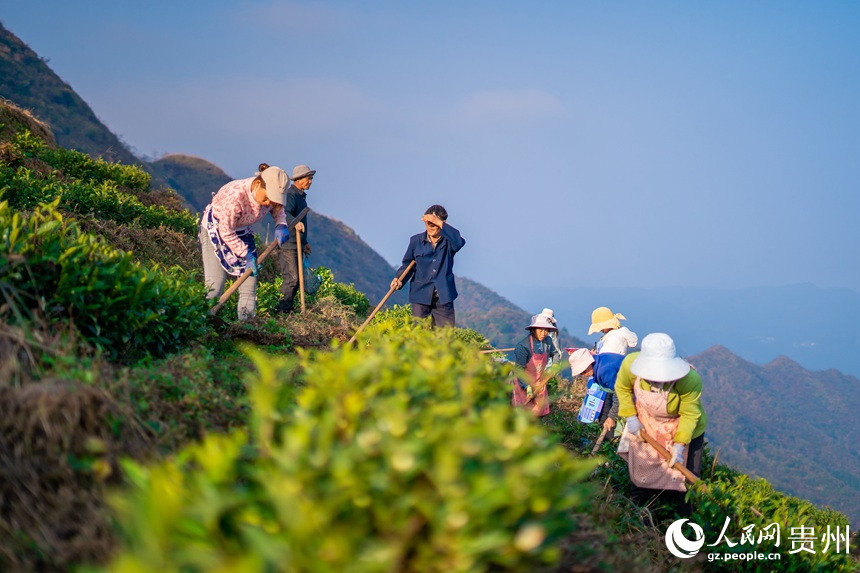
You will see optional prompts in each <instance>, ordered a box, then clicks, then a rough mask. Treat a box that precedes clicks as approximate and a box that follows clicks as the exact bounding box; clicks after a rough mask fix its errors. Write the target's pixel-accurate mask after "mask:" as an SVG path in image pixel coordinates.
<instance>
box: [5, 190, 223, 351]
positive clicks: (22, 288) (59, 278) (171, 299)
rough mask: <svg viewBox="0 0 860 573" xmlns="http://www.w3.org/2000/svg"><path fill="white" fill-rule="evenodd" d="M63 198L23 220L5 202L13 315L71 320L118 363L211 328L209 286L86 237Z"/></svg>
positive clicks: (181, 342) (166, 348)
mask: <svg viewBox="0 0 860 573" xmlns="http://www.w3.org/2000/svg"><path fill="white" fill-rule="evenodd" d="M58 203H59V200H58V199H56V200H54V202H53V203H51V204H50V205H42V206H40V207H38V208H36V210H35V211H34V212H33V213H32V214H30V215H29V216H23V215H22V214H21V213H18V212H16V211H15V210H14V209H13V208H12V207H11V206H10V205H9V203H8V202H7V201H3V202H2V203H0V290H2V291H3V293H4V294H5V295H6V301H4V302H7V303H9V308H10V310H9V311H7V312H8V313H10V314H11V313H13V312H14V313H16V314H14V315H13V316H12V318H14V319H16V320H19V321H23V320H27V318H28V316H29V317H32V316H33V314H32V311H33V310H35V311H36V313H38V314H39V315H40V316H44V317H46V318H47V319H49V320H61V321H62V320H70V321H71V322H72V323H73V324H74V325H75V327H76V328H77V329H78V331H79V332H80V333H81V334H82V336H83V337H84V338H86V339H87V340H88V341H89V342H91V343H94V344H97V345H99V346H101V347H102V348H104V349H105V350H106V351H108V353H109V354H110V356H111V357H113V358H123V359H126V358H135V357H138V356H142V355H144V354H146V353H147V352H150V353H153V354H156V355H161V354H164V353H166V352H169V351H172V350H175V349H176V348H177V347H180V346H182V345H184V344H185V343H187V342H188V341H189V340H190V339H193V338H195V337H196V336H198V335H200V334H201V333H202V332H203V330H204V329H205V316H206V314H207V309H208V307H209V304H208V302H207V301H206V300H205V298H204V288H203V285H201V284H200V283H199V282H198V281H196V280H194V277H193V276H192V275H190V274H189V273H187V272H185V271H183V270H181V269H179V268H172V269H160V268H157V267H154V268H148V267H145V266H143V265H141V264H140V263H137V262H135V261H134V259H133V257H132V255H131V254H130V253H123V252H119V251H116V250H114V249H112V248H110V247H108V246H107V245H105V244H104V242H103V241H101V240H100V239H98V238H97V237H94V236H92V235H88V234H85V233H82V232H80V230H79V229H78V228H77V226H76V224H75V223H74V222H73V221H72V222H69V221H65V220H64V219H63V217H62V216H61V215H60V214H59V213H58V212H57V211H56V207H57V205H58Z"/></svg>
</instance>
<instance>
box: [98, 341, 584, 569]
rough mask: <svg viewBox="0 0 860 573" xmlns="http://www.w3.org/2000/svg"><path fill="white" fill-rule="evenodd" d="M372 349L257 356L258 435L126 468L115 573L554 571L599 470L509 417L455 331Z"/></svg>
mask: <svg viewBox="0 0 860 573" xmlns="http://www.w3.org/2000/svg"><path fill="white" fill-rule="evenodd" d="M365 342H366V343H367V345H366V346H365V347H364V348H362V349H359V350H356V349H353V348H352V347H346V346H345V347H339V348H336V349H335V350H334V351H331V352H327V353H305V352H300V353H299V357H298V358H297V359H281V358H272V357H267V356H263V355H261V354H258V353H257V352H251V355H252V357H253V358H254V360H255V362H256V365H257V369H258V372H257V373H256V374H254V375H252V376H251V377H250V379H249V381H248V395H249V398H250V401H251V405H252V412H251V419H252V423H251V424H250V427H249V434H245V433H241V432H236V433H234V434H232V435H229V436H210V437H208V438H207V439H206V440H205V441H204V442H203V443H202V444H200V445H197V446H194V447H192V448H189V449H186V450H184V451H183V452H181V453H180V454H179V455H178V456H177V457H176V458H175V459H173V460H170V461H168V462H165V463H162V464H160V465H157V466H155V467H152V468H145V467H142V466H140V465H136V464H131V463H129V464H126V475H127V476H128V479H129V482H130V487H129V488H128V489H127V490H126V491H125V492H123V493H120V494H119V495H117V496H116V497H115V499H114V501H113V505H114V507H115V508H116V512H117V516H118V521H119V524H120V527H121V529H122V536H123V538H124V546H123V549H122V551H121V552H120V553H119V555H118V556H117V558H116V560H115V561H114V562H113V564H112V565H111V566H110V567H109V569H110V570H112V571H143V570H156V569H158V570H163V571H207V570H213V571H214V570H249V571H250V570H254V571H273V572H274V571H291V572H292V571H296V572H299V571H301V572H335V571H337V572H341V571H344V572H351V571H360V572H377V571H378V572H383V571H384V572H389V571H422V572H428V573H433V572H443V571H444V572H455V571H491V570H492V571H501V570H505V571H531V570H534V568H536V567H538V566H540V565H541V564H542V563H547V562H552V561H553V560H555V559H556V558H557V557H558V556H559V548H558V545H559V542H560V540H561V539H562V538H563V537H564V536H565V535H566V534H568V533H569V532H570V531H571V530H572V528H573V520H572V519H571V515H570V512H571V510H572V509H574V508H577V507H579V506H581V505H583V504H584V503H586V500H587V499H588V497H589V495H590V491H591V490H590V488H588V487H586V486H583V485H580V484H578V483H577V482H579V481H580V480H581V479H583V478H584V477H585V476H586V475H587V474H588V473H589V472H590V470H591V469H592V467H593V465H594V464H593V463H591V462H588V461H581V460H580V461H577V460H575V459H573V458H572V457H571V456H570V455H569V454H568V453H567V452H566V451H565V450H564V449H563V448H562V447H560V446H559V445H558V444H557V442H556V440H555V439H554V438H553V437H552V435H550V434H548V433H547V432H546V431H545V430H544V429H543V428H542V427H540V426H539V425H538V424H536V423H535V421H534V418H533V417H532V416H531V415H529V414H527V413H525V412H523V411H520V410H514V409H512V408H511V407H510V405H509V399H508V386H507V384H505V377H506V371H505V368H504V367H502V366H499V365H497V364H495V363H493V362H492V361H490V360H487V359H485V358H484V357H481V356H479V355H478V354H477V353H476V352H475V349H474V346H472V345H470V344H466V343H464V342H462V341H460V340H458V339H457V338H456V336H455V335H454V334H453V333H451V332H450V331H447V330H445V329H441V330H439V331H427V330H422V329H401V330H399V331H398V333H397V336H391V332H386V331H385V329H384V328H382V329H374V330H373V331H372V332H371V333H369V334H368V336H367V337H366V338H365Z"/></svg>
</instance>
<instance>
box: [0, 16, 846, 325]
mask: <svg viewBox="0 0 860 573" xmlns="http://www.w3.org/2000/svg"><path fill="white" fill-rule="evenodd" d="M0 6H2V8H0V20H2V21H3V23H4V25H5V26H6V27H7V28H9V29H10V30H11V31H12V32H14V33H15V34H17V35H18V36H19V37H20V38H21V39H22V40H23V41H24V42H26V43H27V44H29V45H30V46H31V47H32V48H33V49H34V50H36V51H37V52H38V53H39V54H40V55H41V56H43V57H45V58H48V59H49V60H50V66H51V67H52V68H53V69H54V70H55V71H56V72H57V73H58V74H59V75H60V77H62V78H63V79H64V80H66V81H67V82H68V83H69V84H70V85H71V86H72V87H73V88H74V89H75V90H76V91H77V92H78V93H80V94H81V96H82V97H83V98H84V99H85V100H86V101H87V102H88V103H89V104H90V105H91V106H92V107H93V109H94V110H95V112H96V114H97V115H98V116H99V117H100V118H101V119H102V120H103V121H104V122H105V123H106V124H107V125H108V127H110V128H111V129H112V130H113V131H114V132H116V133H117V134H119V135H120V136H121V137H122V138H123V139H124V140H125V141H126V142H127V143H129V144H131V145H132V146H133V147H134V148H136V150H137V151H138V152H139V153H143V154H147V155H150V156H154V155H159V154H163V153H172V152H180V153H189V154H193V155H198V156H201V157H204V158H206V159H208V160H210V161H212V162H214V163H216V164H217V165H219V166H220V167H222V168H223V169H224V170H225V171H227V173H229V174H230V175H232V176H234V177H237V178H239V177H246V176H250V175H251V174H252V172H253V171H254V169H255V167H256V165H257V164H258V163H259V162H261V161H265V162H268V163H271V164H277V165H281V166H282V167H285V168H288V169H289V168H291V167H292V166H294V165H296V164H299V163H307V164H309V165H311V166H312V167H313V168H315V169H317V170H318V175H317V177H316V179H315V182H314V186H313V188H312V189H311V193H310V197H309V198H310V203H311V207H312V208H315V209H316V210H318V211H319V212H321V213H323V214H326V215H330V216H332V217H335V218H337V219H340V220H342V221H344V222H345V223H347V224H348V225H350V226H351V227H353V228H354V229H355V230H356V231H357V232H358V234H359V235H360V236H361V237H362V238H363V239H364V240H365V241H367V242H368V243H369V244H370V245H371V246H372V247H374V248H375V249H376V250H378V251H379V252H380V253H381V254H382V255H383V256H384V257H386V258H387V259H388V260H389V261H390V262H391V263H392V264H394V263H396V262H397V261H398V260H399V258H400V257H401V256H402V252H403V250H404V249H405V247H406V243H407V240H408V237H409V236H410V235H411V234H413V233H416V232H419V231H420V230H421V223H420V220H419V219H420V216H421V214H422V213H423V212H424V209H425V208H426V207H427V206H428V205H430V204H433V203H441V204H443V205H445V206H446V207H447V208H448V211H449V213H450V219H449V221H450V222H451V223H452V224H453V225H454V226H456V227H458V228H459V229H460V231H461V232H462V234H463V236H464V237H465V238H466V240H467V245H466V247H465V248H464V249H463V251H462V252H461V254H460V255H458V260H457V269H456V270H457V271H458V273H459V274H462V275H465V276H469V277H471V278H474V279H476V280H478V281H480V282H482V283H484V284H486V285H488V286H490V287H491V288H493V289H494V290H497V291H498V292H500V293H501V294H503V295H507V296H512V293H516V292H521V291H522V289H523V288H531V287H527V285H535V284H537V283H546V284H551V285H553V286H554V287H559V286H569V287H663V286H681V287H696V286H710V287H721V288H741V287H751V286H766V285H773V286H777V285H785V284H793V283H812V284H814V285H818V286H822V287H846V288H849V289H852V290H854V291H860V265H858V256H857V249H858V244H860V241H858V239H860V230H858V229H860V226H858V225H857V221H856V217H857V215H858V212H860V209H858V207H860V199H858V196H860V194H858V191H860V161H858V155H860V154H858V152H860V105H858V102H860V79H858V78H860V75H858V73H857V70H858V63H860V39H858V35H857V30H858V29H860V4H857V3H850V2H830V3H825V4H823V3H811V2H788V1H781V2H754V3H751V2H728V1H722V2H710V3H701V2H696V3H693V2H681V1H677V2H654V1H649V2H636V3H634V2H594V1H581V2H578V1H571V2H530V3H526V2H517V3H513V2H498V1H496V2H371V1H369V2H361V3H359V2H335V1H331V2H297V1H284V2H281V1H269V2H252V1H245V2H241V1H239V2H226V1H220V0H218V1H207V2H181V1H180V2H164V1H160V0H156V1H151V2H148V3H126V2H116V1H112V2H108V1H88V0H80V1H76V2H63V3H60V2H49V1H46V0H27V1H26V2H21V1H15V2H12V1H10V0H2V1H0ZM534 288H539V287H534ZM514 298H515V297H514ZM515 302H516V298H515ZM538 310H539V309H538Z"/></svg>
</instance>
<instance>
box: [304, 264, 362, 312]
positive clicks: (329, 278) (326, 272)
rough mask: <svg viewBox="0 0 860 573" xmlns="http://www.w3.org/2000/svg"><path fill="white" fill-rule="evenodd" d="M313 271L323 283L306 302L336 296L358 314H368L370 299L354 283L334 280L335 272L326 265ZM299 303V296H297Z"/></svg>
mask: <svg viewBox="0 0 860 573" xmlns="http://www.w3.org/2000/svg"><path fill="white" fill-rule="evenodd" d="M312 272H313V273H314V274H315V275H317V276H318V277H319V278H320V280H321V281H322V283H321V284H320V288H319V290H318V291H317V292H316V293H314V294H313V295H308V296H307V297H306V298H305V302H313V301H316V300H319V299H322V298H325V297H327V296H330V297H334V298H335V299H337V300H338V301H340V303H341V304H343V305H344V306H348V307H349V308H351V309H352V310H354V311H355V315H356V316H364V315H365V314H367V309H368V308H369V307H370V300H368V298H367V296H365V294H364V293H363V292H361V291H359V290H357V289H356V288H355V285H353V284H352V283H350V284H345V283H339V282H337V281H335V280H334V273H332V272H331V270H330V269H327V268H326V267H323V266H319V267H317V268H315V269H312ZM295 302H296V304H298V302H299V301H298V296H297V297H296V301H295Z"/></svg>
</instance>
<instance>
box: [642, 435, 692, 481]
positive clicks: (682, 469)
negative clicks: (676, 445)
mask: <svg viewBox="0 0 860 573" xmlns="http://www.w3.org/2000/svg"><path fill="white" fill-rule="evenodd" d="M639 435H640V436H643V437H644V439H645V441H646V442H648V443H649V444H650V445H651V447H652V448H654V449H655V450H657V453H658V454H660V455H661V456H663V457H664V458H666V461H669V460H671V459H672V454H671V453H670V452H669V450H667V449H666V448H664V447H663V446H661V445H660V443H659V442H658V441H657V440H655V439H654V438H652V437H651V436H649V435H648V432H646V431H645V428H642V429H641V430H639ZM635 437H636V436H633V438H635ZM672 467H673V468H674V469H676V470H678V471H679V472H681V473H682V474H683V475H684V477H685V478H687V481H688V482H690V483H696V482H697V481H699V478H698V477H696V474H694V473H693V472H691V471H690V470H688V469H687V466H685V465H684V464H682V463H681V462H675V465H674V466H672Z"/></svg>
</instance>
